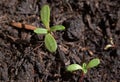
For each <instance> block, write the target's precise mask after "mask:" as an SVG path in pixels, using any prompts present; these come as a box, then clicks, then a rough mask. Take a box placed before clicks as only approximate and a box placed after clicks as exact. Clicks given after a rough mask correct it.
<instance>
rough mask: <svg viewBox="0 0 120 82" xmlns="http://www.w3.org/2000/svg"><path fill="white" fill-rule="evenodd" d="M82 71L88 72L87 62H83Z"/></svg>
mask: <svg viewBox="0 0 120 82" xmlns="http://www.w3.org/2000/svg"><path fill="white" fill-rule="evenodd" d="M82 71H83V72H84V74H86V73H87V65H86V63H83V64H82Z"/></svg>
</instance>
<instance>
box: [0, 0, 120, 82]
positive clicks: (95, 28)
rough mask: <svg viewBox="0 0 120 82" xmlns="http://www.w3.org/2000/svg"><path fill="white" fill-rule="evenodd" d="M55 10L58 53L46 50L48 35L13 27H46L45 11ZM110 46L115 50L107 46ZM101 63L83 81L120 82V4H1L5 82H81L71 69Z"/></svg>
mask: <svg viewBox="0 0 120 82" xmlns="http://www.w3.org/2000/svg"><path fill="white" fill-rule="evenodd" d="M45 4H48V5H49V6H50V8H51V21H50V26H52V25H57V24H62V25H64V26H65V27H66V29H65V30H64V31H57V32H54V33H53V34H54V37H55V39H56V41H57V44H58V49H57V51H56V52H55V53H50V52H49V51H48V50H47V49H46V48H45V46H44V35H37V34H35V33H34V32H33V31H30V30H27V29H24V28H22V29H20V28H16V27H14V26H12V25H11V22H19V23H22V24H29V25H33V26H36V27H44V25H43V24H42V22H41V19H40V10H41V7H42V6H43V5H45ZM108 45H110V47H107V46H108ZM93 58H99V59H100V65H99V66H97V67H95V68H92V69H90V70H89V71H88V73H87V74H86V75H85V77H84V79H83V82H119V81H120V0H0V82H79V79H80V78H81V73H82V72H81V71H76V72H74V73H69V72H67V71H66V69H65V68H66V66H67V65H70V64H73V63H77V64H80V65H81V64H82V63H83V62H89V61H90V60H91V59H93Z"/></svg>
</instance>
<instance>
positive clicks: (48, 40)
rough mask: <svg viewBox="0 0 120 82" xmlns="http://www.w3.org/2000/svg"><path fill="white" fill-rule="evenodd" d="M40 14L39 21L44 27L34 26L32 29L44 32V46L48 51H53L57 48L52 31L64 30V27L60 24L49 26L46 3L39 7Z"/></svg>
mask: <svg viewBox="0 0 120 82" xmlns="http://www.w3.org/2000/svg"><path fill="white" fill-rule="evenodd" d="M40 16H41V21H42V23H43V24H44V26H45V28H36V29H35V30H34V32H35V33H37V34H45V39H44V42H45V47H46V48H47V49H48V50H49V51H50V52H55V51H56V49H57V42H56V40H55V38H54V37H53V33H52V32H53V31H57V30H64V29H65V27H64V26H62V25H55V26H52V27H50V25H49V24H50V8H49V6H48V5H44V6H43V7H42V9H41V12H40Z"/></svg>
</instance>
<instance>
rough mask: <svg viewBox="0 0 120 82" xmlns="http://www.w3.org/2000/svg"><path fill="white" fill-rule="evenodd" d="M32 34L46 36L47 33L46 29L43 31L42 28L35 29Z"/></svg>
mask: <svg viewBox="0 0 120 82" xmlns="http://www.w3.org/2000/svg"><path fill="white" fill-rule="evenodd" d="M34 32H35V33H37V34H47V33H48V31H47V29H44V28H36V29H35V30H34Z"/></svg>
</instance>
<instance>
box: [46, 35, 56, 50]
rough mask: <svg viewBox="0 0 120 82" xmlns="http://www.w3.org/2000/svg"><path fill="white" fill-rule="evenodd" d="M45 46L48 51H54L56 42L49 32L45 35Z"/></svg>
mask: <svg viewBox="0 0 120 82" xmlns="http://www.w3.org/2000/svg"><path fill="white" fill-rule="evenodd" d="M45 47H46V48H47V49H48V50H49V51H50V52H55V51H56V49H57V43H56V41H55V39H54V37H53V36H52V35H51V34H50V33H48V34H46V35H45Z"/></svg>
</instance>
